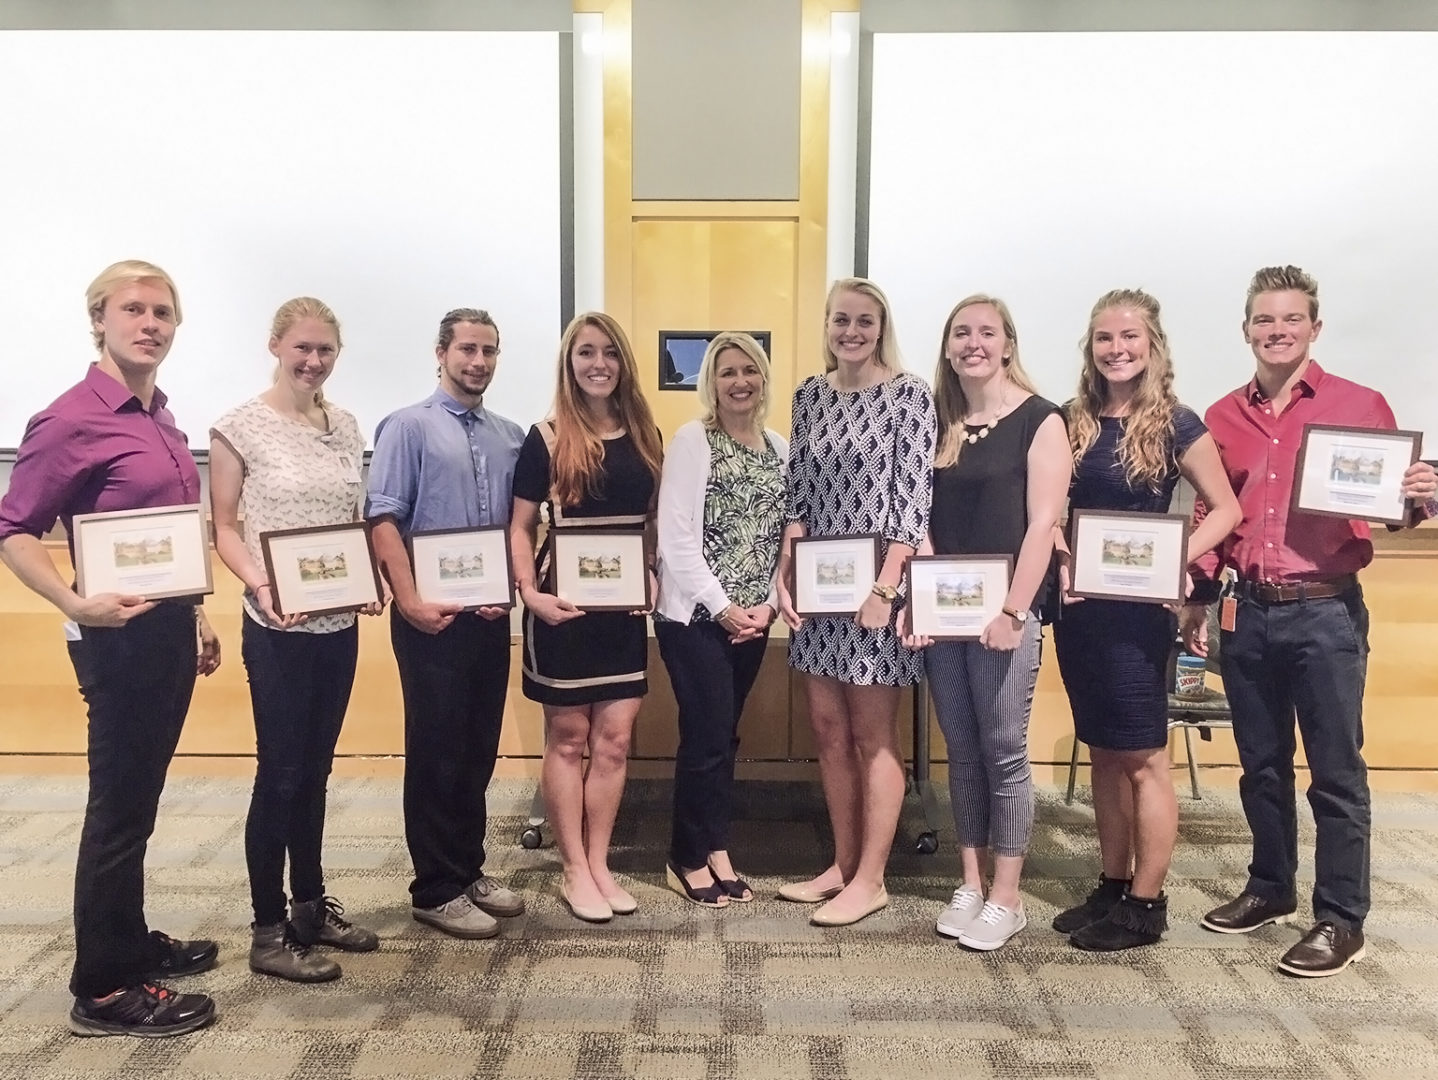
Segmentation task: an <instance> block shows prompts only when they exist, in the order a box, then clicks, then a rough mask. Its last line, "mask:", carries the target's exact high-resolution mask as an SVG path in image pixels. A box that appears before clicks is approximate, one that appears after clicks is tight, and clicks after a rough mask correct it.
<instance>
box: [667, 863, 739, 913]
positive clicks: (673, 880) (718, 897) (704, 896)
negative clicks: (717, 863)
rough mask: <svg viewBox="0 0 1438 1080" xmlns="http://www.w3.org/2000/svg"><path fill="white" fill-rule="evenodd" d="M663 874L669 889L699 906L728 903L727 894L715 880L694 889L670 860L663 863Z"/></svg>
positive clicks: (716, 905) (723, 905) (725, 904)
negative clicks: (711, 883) (710, 883)
mask: <svg viewBox="0 0 1438 1080" xmlns="http://www.w3.org/2000/svg"><path fill="white" fill-rule="evenodd" d="M664 874H665V878H666V880H667V881H668V883H669V887H670V888H671V889H673V890H674V891H675V892H677V893H678V894H679V895H680V896H682V897H684V898H685V899H686V900H689V901H692V902H693V903H695V904H698V905H699V906H700V907H714V908H717V907H727V906H728V905H729V896H728V894H727V893H725V891H724V889H723V887H722V886H721V885H720V883H719V882H717V881H716V882H715V883H714V884H713V885H706V886H704V887H703V888H701V889H696V888H695V887H694V886H693V885H690V884H689V882H687V881H685V880H684V875H683V874H682V873H681V872H680V871H679V868H678V867H677V866H675V865H674V864H673V863H672V862H669V863H665V864H664Z"/></svg>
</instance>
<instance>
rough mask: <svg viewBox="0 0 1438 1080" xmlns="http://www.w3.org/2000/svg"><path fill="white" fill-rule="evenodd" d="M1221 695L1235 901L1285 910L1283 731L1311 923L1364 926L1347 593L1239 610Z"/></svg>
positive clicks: (1291, 891) (1352, 615) (1362, 651)
mask: <svg viewBox="0 0 1438 1080" xmlns="http://www.w3.org/2000/svg"><path fill="white" fill-rule="evenodd" d="M1222 645H1223V654H1222V665H1223V686H1224V690H1225V691H1226V692H1227V694H1228V700H1229V704H1230V705H1231V706H1232V708H1233V735H1234V741H1235V742H1236V743H1237V744H1238V757H1239V761H1240V762H1241V763H1242V765H1243V778H1242V780H1240V781H1239V794H1240V795H1241V797H1242V799H1243V812H1244V814H1245V815H1246V816H1247V818H1248V827H1249V829H1250V830H1251V831H1252V833H1253V862H1252V863H1251V864H1250V865H1249V868H1248V874H1249V879H1248V885H1247V889H1246V891H1247V892H1249V893H1252V894H1253V895H1255V896H1260V897H1263V898H1264V899H1267V900H1272V901H1275V902H1279V903H1290V902H1292V901H1293V900H1295V899H1296V896H1295V893H1296V886H1295V883H1294V878H1295V876H1296V874H1297V872H1298V814H1297V808H1296V805H1295V795H1294V769H1293V757H1294V753H1295V751H1296V749H1297V747H1296V743H1295V738H1294V719H1295V717H1296V718H1297V721H1298V731H1299V733H1300V734H1301V735H1302V737H1303V750H1304V753H1305V754H1306V755H1307V758H1308V768H1309V773H1310V778H1309V786H1308V803H1309V805H1310V806H1311V807H1312V808H1313V819H1314V823H1315V824H1316V825H1317V827H1318V841H1317V844H1316V846H1315V849H1314V861H1315V865H1316V871H1317V881H1316V882H1315V884H1314V888H1313V915H1314V918H1315V919H1316V920H1319V921H1322V920H1329V921H1331V922H1334V923H1336V924H1338V925H1339V926H1342V927H1345V928H1347V929H1350V930H1358V929H1361V928H1362V926H1363V920H1364V918H1365V917H1366V916H1367V914H1368V904H1369V897H1368V863H1369V828H1370V817H1371V815H1370V811H1369V798H1368V767H1367V765H1366V764H1365V763H1364V761H1363V753H1362V751H1363V686H1364V682H1365V679H1366V677H1367V672H1368V609H1367V608H1366V607H1365V606H1364V604H1363V592H1362V589H1360V588H1359V587H1358V586H1356V585H1355V586H1354V588H1353V589H1352V590H1351V591H1350V592H1348V593H1346V594H1344V595H1343V596H1338V597H1331V598H1328V599H1323V600H1300V601H1295V602H1292V603H1286V604H1271V605H1267V606H1265V605H1263V604H1260V603H1257V602H1255V601H1252V600H1247V599H1243V600H1240V601H1239V604H1238V614H1237V622H1236V624H1235V629H1234V630H1232V631H1225V632H1224V634H1223V642H1222Z"/></svg>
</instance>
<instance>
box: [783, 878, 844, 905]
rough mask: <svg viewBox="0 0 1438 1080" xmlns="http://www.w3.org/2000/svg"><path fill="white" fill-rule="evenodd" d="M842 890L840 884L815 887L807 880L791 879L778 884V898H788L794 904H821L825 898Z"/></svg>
mask: <svg viewBox="0 0 1438 1080" xmlns="http://www.w3.org/2000/svg"><path fill="white" fill-rule="evenodd" d="M843 891H844V886H842V885H830V886H829V887H828V888H827V889H817V888H815V887H814V886H813V885H811V884H809V882H807V881H791V882H789V883H788V884H787V885H780V886H779V899H780V900H788V901H791V902H792V903H795V904H822V903H823V902H824V901H825V900H832V899H834V897H836V896H838V895H839V894H840V893H841V892H843Z"/></svg>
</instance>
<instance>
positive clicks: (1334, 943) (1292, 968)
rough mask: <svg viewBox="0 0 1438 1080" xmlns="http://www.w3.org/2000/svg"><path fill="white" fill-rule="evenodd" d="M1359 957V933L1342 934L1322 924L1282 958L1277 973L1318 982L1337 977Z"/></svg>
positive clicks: (1326, 924) (1361, 932)
mask: <svg viewBox="0 0 1438 1080" xmlns="http://www.w3.org/2000/svg"><path fill="white" fill-rule="evenodd" d="M1363 953H1364V948H1363V931H1362V930H1345V929H1344V928H1343V927H1341V926H1339V925H1338V924H1337V923H1331V922H1328V921H1327V920H1325V921H1323V922H1321V923H1318V924H1317V925H1316V926H1314V928H1313V929H1312V930H1310V931H1308V933H1306V934H1304V935H1303V940H1302V941H1300V942H1299V943H1298V944H1297V945H1295V946H1293V948H1291V949H1289V950H1288V951H1287V952H1286V953H1284V954H1283V959H1281V960H1279V961H1278V970H1279V971H1286V972H1288V974H1290V975H1302V976H1305V977H1306V978H1310V979H1315V978H1322V977H1323V976H1324V975H1337V974H1338V973H1339V972H1340V971H1342V970H1343V969H1344V968H1346V967H1347V966H1348V965H1349V964H1351V963H1353V962H1354V961H1355V960H1362V959H1363Z"/></svg>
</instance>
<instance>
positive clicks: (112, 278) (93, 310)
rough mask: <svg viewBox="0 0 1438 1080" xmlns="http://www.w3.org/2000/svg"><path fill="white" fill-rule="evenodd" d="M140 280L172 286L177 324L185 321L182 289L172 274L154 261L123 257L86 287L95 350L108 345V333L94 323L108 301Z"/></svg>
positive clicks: (103, 312) (86, 307) (102, 314)
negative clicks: (181, 298) (106, 343)
mask: <svg viewBox="0 0 1438 1080" xmlns="http://www.w3.org/2000/svg"><path fill="white" fill-rule="evenodd" d="M140 281H158V282H159V283H160V284H161V285H163V286H165V288H167V289H169V290H170V300H171V301H172V302H173V304H174V308H175V325H176V326H179V325H180V323H181V322H183V321H184V316H183V315H182V314H181V312H180V291H179V290H178V289H176V288H175V282H174V281H173V280H172V279H171V277H170V275H169V274H167V273H165V272H164V271H163V270H161V269H160V268H159V267H158V266H156V265H155V264H154V263H148V262H145V261H144V260H142V259H124V260H122V261H120V262H117V263H111V264H110V265H109V266H107V267H105V269H103V270H101V271H100V276H99V277H97V278H96V279H95V280H94V281H92V282H90V287H89V288H88V289H86V290H85V311H86V312H87V313H88V314H89V316H90V336H91V337H92V338H93V339H94V341H95V349H96V351H99V350H100V349H103V348H104V347H105V332H104V331H103V330H100V329H99V328H98V327H96V326H95V323H97V322H98V321H99V320H100V319H101V318H102V317H103V316H104V314H105V301H107V300H109V299H110V297H112V296H114V295H115V294H116V293H117V292H119V291H120V290H121V289H123V288H125V287H126V286H127V285H134V284H135V283H136V282H140Z"/></svg>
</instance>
